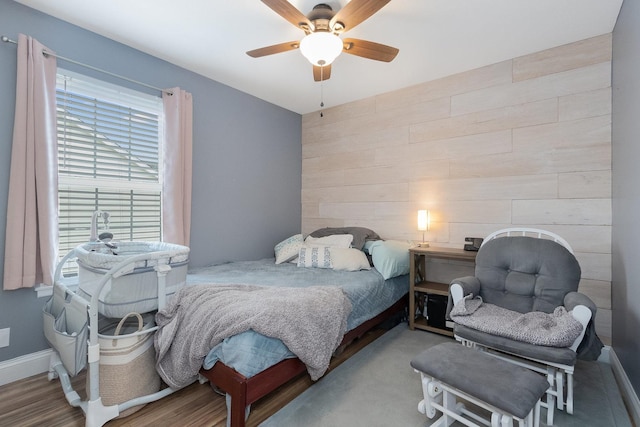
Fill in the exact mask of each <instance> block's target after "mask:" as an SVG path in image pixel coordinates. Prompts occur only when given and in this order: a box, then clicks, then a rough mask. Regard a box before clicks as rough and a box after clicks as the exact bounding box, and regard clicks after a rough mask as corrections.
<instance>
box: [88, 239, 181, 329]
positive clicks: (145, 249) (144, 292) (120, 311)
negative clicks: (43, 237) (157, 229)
mask: <svg viewBox="0 0 640 427" xmlns="http://www.w3.org/2000/svg"><path fill="white" fill-rule="evenodd" d="M116 245H117V248H115V249H111V248H108V247H107V246H105V245H104V244H103V243H101V242H93V243H85V244H83V245H80V246H78V247H76V248H75V255H76V256H77V262H78V283H79V285H78V291H77V293H78V295H79V296H81V297H83V298H86V299H87V300H91V297H92V296H93V294H94V293H95V292H96V289H97V288H98V287H99V286H100V282H101V279H103V278H104V276H105V275H106V274H108V273H109V271H110V270H111V269H112V268H114V267H116V266H117V265H118V264H120V263H122V262H123V261H124V260H126V259H127V258H130V257H133V256H139V255H141V254H147V255H148V256H146V257H144V259H141V260H138V261H136V262H132V263H130V264H129V265H127V267H126V268H124V269H120V270H119V271H118V272H116V273H114V274H111V275H110V276H111V277H110V280H109V282H107V283H106V284H105V285H104V286H103V288H102V290H101V291H100V295H99V297H98V312H99V313H100V314H103V315H105V316H107V317H113V318H120V317H122V316H125V315H126V314H127V313H130V312H138V313H147V312H150V311H153V310H156V309H157V308H158V299H159V294H158V273H157V271H156V270H157V269H158V268H159V266H160V267H161V266H164V265H167V266H169V267H171V269H170V270H169V272H168V273H167V275H166V277H165V279H164V284H163V286H164V296H167V297H170V296H171V295H173V294H174V293H175V292H177V291H178V290H179V289H180V288H181V287H182V286H183V285H184V283H185V281H186V278H187V267H188V265H187V264H188V263H189V248H188V247H186V246H181V245H176V244H172V243H165V242H117V243H116Z"/></svg>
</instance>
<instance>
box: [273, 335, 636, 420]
mask: <svg viewBox="0 0 640 427" xmlns="http://www.w3.org/2000/svg"><path fill="white" fill-rule="evenodd" d="M448 340H451V338H447V337H444V336H441V335H437V334H432V333H429V332H424V331H410V330H409V329H408V326H407V324H405V323H403V324H400V325H398V326H396V327H395V328H393V329H392V330H390V331H389V332H387V333H385V334H384V335H383V336H381V337H380V338H378V339H377V340H376V341H374V342H373V343H371V344H369V345H368V346H367V347H365V348H364V349H362V350H361V351H360V352H358V353H357V354H356V355H354V356H352V357H351V358H350V359H349V360H347V361H346V362H344V363H343V364H342V365H340V366H339V367H338V368H336V369H335V370H333V371H332V372H330V373H329V374H327V375H325V376H324V377H323V378H321V379H320V380H319V381H318V382H317V383H316V384H314V385H313V386H312V387H310V388H309V389H307V390H306V391H305V392H304V393H302V394H301V395H300V396H298V397H297V398H295V399H294V400H293V401H291V402H290V403H289V404H288V405H287V406H285V407H284V408H282V409H281V410H280V411H278V412H277V413H276V414H274V415H273V416H271V417H270V418H268V419H267V420H266V421H264V422H263V423H262V424H260V426H261V427H289V426H291V427H299V426H304V427H342V426H344V427H347V426H348V427H359V426H362V427H365V426H366V427H388V426H407V427H411V426H416V427H418V426H419V427H424V426H429V425H431V422H432V420H430V419H428V418H427V417H426V416H425V415H422V414H421V413H419V412H418V409H417V407H418V402H419V401H420V400H421V399H422V389H421V386H420V375H419V374H417V373H415V372H414V371H413V368H411V366H410V365H409V362H410V361H411V359H412V358H413V357H414V356H415V355H416V354H418V353H419V352H421V351H422V350H424V349H426V348H427V347H430V346H433V345H436V344H439V343H442V342H446V341H448ZM574 378H575V388H574V393H575V396H574V414H573V415H568V414H567V413H565V412H564V411H558V410H556V411H555V421H554V425H555V426H556V427H569V426H576V427H583V426H598V427H604V426H607V427H613V426H616V427H631V422H630V420H629V416H628V414H627V412H626V409H625V407H624V404H623V402H622V397H621V395H620V391H619V390H618V387H617V384H616V381H615V378H614V376H613V373H612V371H611V367H610V365H608V364H606V363H601V362H581V361H580V362H578V365H577V366H576V372H575V374H574ZM541 412H542V413H541V418H542V420H543V421H544V420H545V419H546V418H545V417H546V415H545V414H546V412H545V410H544V409H543V410H542V411H541ZM453 425H461V424H459V423H457V422H456V423H454V424H453ZM541 425H545V424H542V423H541Z"/></svg>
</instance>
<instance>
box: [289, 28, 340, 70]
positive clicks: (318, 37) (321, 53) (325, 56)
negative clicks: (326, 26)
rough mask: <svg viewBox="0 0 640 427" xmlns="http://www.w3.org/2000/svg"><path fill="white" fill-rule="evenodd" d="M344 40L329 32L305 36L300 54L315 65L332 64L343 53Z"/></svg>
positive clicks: (301, 42) (301, 43)
mask: <svg viewBox="0 0 640 427" xmlns="http://www.w3.org/2000/svg"><path fill="white" fill-rule="evenodd" d="M342 47H343V45H342V40H341V39H340V37H338V36H336V35H335V34H333V33H329V32H324V31H322V32H316V33H311V34H309V35H307V36H305V37H304V38H303V39H302V40H301V41H300V52H302V55H304V57H305V58H307V59H308V60H309V62H311V63H312V64H313V65H317V66H324V65H329V64H331V63H332V62H333V61H334V60H335V59H336V58H337V57H338V55H340V52H342Z"/></svg>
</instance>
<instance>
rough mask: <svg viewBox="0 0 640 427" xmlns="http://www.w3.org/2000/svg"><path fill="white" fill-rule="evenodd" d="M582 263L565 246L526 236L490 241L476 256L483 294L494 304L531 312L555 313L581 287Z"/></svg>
mask: <svg viewBox="0 0 640 427" xmlns="http://www.w3.org/2000/svg"><path fill="white" fill-rule="evenodd" d="M580 274H581V271H580V265H579V264H578V261H577V260H576V258H575V257H574V256H573V254H572V253H571V252H569V251H568V250H567V249H566V248H565V247H564V246H562V245H560V244H559V243H556V242H554V241H552V240H546V239H538V238H533V237H525V236H510V237H500V238H497V239H494V240H491V241H488V242H486V243H485V244H484V245H483V246H482V247H481V248H480V251H479V252H478V255H477V257H476V269H475V276H476V277H477V278H478V279H479V280H480V283H481V286H480V296H481V297H482V299H483V300H484V301H485V302H487V303H490V304H495V305H498V306H500V307H504V308H507V309H509V310H514V311H519V312H521V313H527V312H529V311H543V312H545V313H551V312H553V310H554V309H555V308H556V307H558V306H561V305H563V299H564V296H565V295H566V294H567V293H568V292H571V291H577V290H578V284H579V283H580Z"/></svg>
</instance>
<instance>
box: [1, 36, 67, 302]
mask: <svg viewBox="0 0 640 427" xmlns="http://www.w3.org/2000/svg"><path fill="white" fill-rule="evenodd" d="M45 49H46V48H45V47H44V46H43V45H42V44H40V43H39V42H38V41H37V40H35V39H33V38H32V37H28V36H26V35H24V34H20V35H19V38H18V61H17V81H16V110H15V119H14V126H13V148H12V151H11V172H10V178H9V200H8V206H7V226H6V240H5V258H4V282H3V287H4V289H5V290H7V289H19V288H29V287H33V286H35V285H36V284H40V283H44V284H48V285H51V284H53V275H54V271H55V266H56V262H57V250H58V249H57V248H58V159H57V156H58V154H57V142H56V58H55V57H53V56H46V55H44V54H43V51H44V50H45ZM46 50H47V51H49V50H48V49H46ZM49 52H50V51H49Z"/></svg>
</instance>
